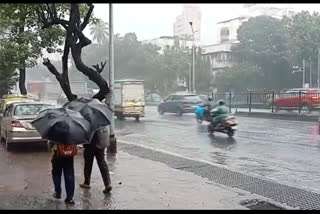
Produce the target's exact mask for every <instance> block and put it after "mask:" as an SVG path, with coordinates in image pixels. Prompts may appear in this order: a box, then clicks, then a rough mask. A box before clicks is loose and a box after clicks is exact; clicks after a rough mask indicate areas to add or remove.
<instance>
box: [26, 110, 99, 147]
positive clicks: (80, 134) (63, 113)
mask: <svg viewBox="0 0 320 214" xmlns="http://www.w3.org/2000/svg"><path fill="white" fill-rule="evenodd" d="M31 123H32V125H33V126H34V127H35V128H36V130H37V131H38V132H39V133H40V135H41V136H42V138H44V139H48V140H51V141H54V142H59V143H62V144H67V145H69V144H83V143H89V142H90V141H91V138H92V136H93V132H92V131H91V127H90V123H89V122H88V121H87V120H86V119H84V118H83V117H82V115H81V114H80V113H79V112H77V111H73V110H70V109H66V108H57V109H48V110H45V111H42V112H41V113H40V114H39V115H38V116H37V118H36V119H34V120H33V121H32V122H31Z"/></svg>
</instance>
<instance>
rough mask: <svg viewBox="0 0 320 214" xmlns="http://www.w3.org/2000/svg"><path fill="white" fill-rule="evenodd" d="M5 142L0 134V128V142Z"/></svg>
mask: <svg viewBox="0 0 320 214" xmlns="http://www.w3.org/2000/svg"><path fill="white" fill-rule="evenodd" d="M4 143H5V140H4V138H3V137H2V135H1V130H0V144H4Z"/></svg>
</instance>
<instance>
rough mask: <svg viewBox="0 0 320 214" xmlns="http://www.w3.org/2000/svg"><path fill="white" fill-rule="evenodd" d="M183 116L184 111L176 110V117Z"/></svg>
mask: <svg viewBox="0 0 320 214" xmlns="http://www.w3.org/2000/svg"><path fill="white" fill-rule="evenodd" d="M182 114H183V111H182V110H181V109H180V108H177V109H176V115H177V116H178V117H181V116H182Z"/></svg>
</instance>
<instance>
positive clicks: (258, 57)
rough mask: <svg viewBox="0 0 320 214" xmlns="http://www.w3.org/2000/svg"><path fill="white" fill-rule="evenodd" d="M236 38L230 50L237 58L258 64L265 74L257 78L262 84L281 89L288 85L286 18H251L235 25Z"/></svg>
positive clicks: (261, 85) (289, 75) (289, 73)
mask: <svg viewBox="0 0 320 214" xmlns="http://www.w3.org/2000/svg"><path fill="white" fill-rule="evenodd" d="M238 40H239V41H240V43H239V44H238V45H237V46H235V47H234V48H233V51H234V52H235V53H236V54H237V56H238V57H239V61H240V62H248V63H250V64H253V65H258V66H259V67H260V68H261V70H262V72H263V74H264V75H263V77H262V76H261V78H260V79H257V81H258V83H259V85H260V87H261V88H267V89H281V88H283V87H289V86H290V84H291V83H290V81H288V80H290V79H291V78H292V75H291V67H290V64H289V61H288V44H289V35H288V32H287V30H286V26H285V22H283V21H281V20H279V19H276V18H272V17H268V16H258V17H255V18H250V19H249V21H248V22H246V23H244V24H242V25H241V26H240V28H239V29H238ZM244 83H245V82H244Z"/></svg>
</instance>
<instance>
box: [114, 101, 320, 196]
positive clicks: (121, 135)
mask: <svg viewBox="0 0 320 214" xmlns="http://www.w3.org/2000/svg"><path fill="white" fill-rule="evenodd" d="M237 120H238V122H239V127H238V128H239V129H238V130H237V132H236V134H235V137H234V138H228V137H227V135H225V134H222V133H217V134H215V135H214V136H210V135H209V134H208V133H207V127H206V125H205V124H202V125H199V124H197V123H196V121H195V119H194V115H193V114H185V115H183V116H182V117H177V116H175V115H174V114H165V115H162V116H160V115H158V113H157V112H156V108H154V107H147V109H146V117H145V118H143V119H142V120H141V122H139V123H138V122H135V121H134V120H133V119H130V118H129V119H127V120H125V121H118V120H117V121H116V132H117V135H118V139H120V140H125V141H130V142H134V143H138V144H142V145H146V146H149V147H153V148H157V149H162V150H166V151H169V152H174V153H177V154H180V155H183V156H185V157H188V158H194V159H201V160H206V161H210V162H212V163H214V164H219V165H223V166H225V167H227V168H229V169H231V170H236V171H239V172H242V173H246V174H250V175H257V176H263V177H266V178H268V179H272V180H276V181H277V182H280V183H285V184H288V185H292V186H296V187H300V188H306V189H311V190H314V191H317V192H320V187H319V182H320V159H319V153H320V139H319V136H318V135H315V134H311V133H312V130H315V128H316V126H317V124H316V123H310V122H296V121H284V120H272V119H260V118H246V117H238V118H237Z"/></svg>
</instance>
